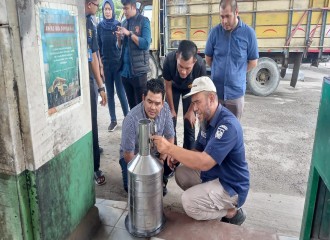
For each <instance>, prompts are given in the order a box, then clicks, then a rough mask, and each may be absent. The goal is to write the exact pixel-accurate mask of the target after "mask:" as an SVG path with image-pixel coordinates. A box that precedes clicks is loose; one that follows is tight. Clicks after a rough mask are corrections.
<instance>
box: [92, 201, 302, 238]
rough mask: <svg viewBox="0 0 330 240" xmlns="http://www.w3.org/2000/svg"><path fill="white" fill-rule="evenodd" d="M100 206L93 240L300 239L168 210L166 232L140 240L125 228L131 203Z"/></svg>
mask: <svg viewBox="0 0 330 240" xmlns="http://www.w3.org/2000/svg"><path fill="white" fill-rule="evenodd" d="M96 207H98V209H99V215H100V219H101V222H102V226H101V227H100V229H99V231H98V232H97V233H96V235H95V237H94V238H92V239H93V240H133V239H141V240H147V239H150V240H161V239H164V240H170V239H175V240H187V239H205V240H206V239H207V240H211V239H217V240H228V239H230V240H236V239H237V240H239V239H245V240H250V239H251V240H256V239H263V240H264V239H267V240H296V239H298V238H292V237H287V236H282V235H278V234H276V233H274V232H265V231H259V230H256V229H254V228H251V227H244V226H243V227H242V226H235V225H231V224H227V223H222V222H219V221H216V220H213V221H196V220H193V219H192V218H189V217H188V216H187V215H185V214H182V213H178V212H173V211H165V212H164V214H165V218H166V222H165V225H164V229H163V230H162V231H161V232H160V233H159V234H157V235H156V236H154V237H150V238H136V237H134V236H132V235H131V234H130V233H129V232H128V231H127V230H126V228H125V222H124V221H125V218H126V216H127V203H126V202H121V201H111V200H104V199H97V200H96Z"/></svg>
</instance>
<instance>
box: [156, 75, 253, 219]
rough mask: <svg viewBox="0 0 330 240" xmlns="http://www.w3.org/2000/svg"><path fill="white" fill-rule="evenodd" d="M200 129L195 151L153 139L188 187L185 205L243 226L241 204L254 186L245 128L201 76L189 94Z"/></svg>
mask: <svg viewBox="0 0 330 240" xmlns="http://www.w3.org/2000/svg"><path fill="white" fill-rule="evenodd" d="M189 96H191V102H192V104H193V108H194V111H195V113H196V114H197V117H198V120H199V123H200V131H199V134H198V137H197V141H196V146H195V151H191V150H186V149H183V148H181V147H178V146H176V145H174V144H172V143H169V142H168V141H167V140H166V139H164V138H163V137H161V136H153V137H152V139H153V141H154V143H155V145H156V147H157V150H158V152H160V153H161V154H167V155H170V156H171V157H172V158H171V159H175V160H169V161H168V164H169V166H170V167H173V164H175V163H176V161H178V162H180V163H181V165H180V166H179V167H178V168H177V169H176V173H175V180H176V182H177V184H178V185H179V186H180V187H181V188H182V189H183V190H184V193H183V194H182V205H183V208H184V210H185V212H186V213H187V215H188V216H190V217H192V218H194V219H196V220H211V219H219V220H220V219H221V220H222V221H224V222H229V223H232V224H236V225H241V224H242V223H243V222H244V220H245V218H246V213H245V211H243V209H242V208H241V207H242V205H243V204H244V202H245V200H246V197H247V194H248V191H249V187H250V181H249V169H248V165H247V162H246V160H245V149H244V141H243V130H242V127H241V125H240V123H239V121H238V119H237V118H236V117H235V116H234V115H233V114H232V113H231V112H230V111H229V110H228V109H227V108H225V107H223V106H222V105H221V104H220V103H219V101H218V97H217V93H216V88H215V86H214V83H213V82H212V80H211V79H210V78H209V77H199V78H196V79H195V80H194V81H193V83H192V88H191V91H190V93H189V94H186V95H185V96H184V97H189Z"/></svg>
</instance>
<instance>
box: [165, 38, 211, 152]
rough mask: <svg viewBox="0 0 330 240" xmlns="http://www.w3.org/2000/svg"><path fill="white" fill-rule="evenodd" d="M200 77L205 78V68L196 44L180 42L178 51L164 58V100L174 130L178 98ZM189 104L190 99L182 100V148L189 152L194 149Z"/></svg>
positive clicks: (192, 119) (192, 125) (185, 41)
mask: <svg viewBox="0 0 330 240" xmlns="http://www.w3.org/2000/svg"><path fill="white" fill-rule="evenodd" d="M201 76H206V67H205V64H204V62H203V59H202V58H201V57H200V56H199V55H198V54H197V46H196V44H195V43H193V42H192V41H188V40H183V41H181V42H180V44H179V47H178V50H177V51H173V52H170V53H169V54H168V55H167V56H166V58H165V61H164V66H163V77H164V79H165V87H166V100H167V102H168V104H169V106H170V109H171V114H172V117H173V123H174V129H176V123H177V113H178V108H179V102H180V97H181V96H184V95H185V94H187V93H189V92H190V88H191V84H192V82H193V80H194V79H195V78H198V77H201ZM190 103H191V99H190V97H189V98H186V99H182V108H183V115H184V117H183V118H184V120H183V121H184V135H183V148H185V149H189V150H191V149H193V148H194V143H195V119H196V118H195V113H194V112H193V110H192V108H191V107H190ZM175 143H176V138H175Z"/></svg>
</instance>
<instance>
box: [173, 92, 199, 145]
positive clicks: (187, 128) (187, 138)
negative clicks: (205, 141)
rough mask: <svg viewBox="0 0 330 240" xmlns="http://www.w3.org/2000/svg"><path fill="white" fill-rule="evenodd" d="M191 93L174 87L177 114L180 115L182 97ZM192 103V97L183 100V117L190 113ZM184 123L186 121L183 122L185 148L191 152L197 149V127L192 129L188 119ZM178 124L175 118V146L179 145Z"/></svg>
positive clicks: (174, 102)
mask: <svg viewBox="0 0 330 240" xmlns="http://www.w3.org/2000/svg"><path fill="white" fill-rule="evenodd" d="M189 92H190V89H188V90H181V89H177V88H175V87H172V95H173V104H174V110H175V112H176V113H177V115H178V109H179V102H180V96H184V95H186V94H187V93H189ZM190 103H191V97H188V98H186V99H182V108H183V116H184V115H185V114H186V112H187V111H188V109H189V106H190ZM183 121H184V122H183V127H184V132H183V148H185V149H188V150H191V149H194V147H195V126H194V127H191V124H190V122H189V121H188V120H187V119H184V120H183ZM176 123H177V118H173V124H174V130H175V142H174V143H175V145H176V144H177V139H176V136H177V134H176Z"/></svg>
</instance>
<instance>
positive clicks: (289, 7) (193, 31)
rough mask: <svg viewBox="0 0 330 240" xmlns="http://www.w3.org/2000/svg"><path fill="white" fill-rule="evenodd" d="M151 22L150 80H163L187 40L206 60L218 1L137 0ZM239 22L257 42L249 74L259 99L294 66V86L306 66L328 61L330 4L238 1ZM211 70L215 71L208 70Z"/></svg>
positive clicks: (328, 0) (305, 0)
mask: <svg viewBox="0 0 330 240" xmlns="http://www.w3.org/2000/svg"><path fill="white" fill-rule="evenodd" d="M137 2H138V3H139V4H138V7H139V11H140V12H141V14H143V15H145V16H147V17H148V18H149V19H150V22H151V36H152V42H151V46H150V63H149V65H150V69H151V71H150V73H149V75H148V77H149V78H155V77H158V76H161V74H162V66H163V62H164V59H165V57H166V55H167V54H168V53H169V52H170V51H174V50H176V49H177V47H178V45H179V42H180V41H181V40H184V39H188V40H191V41H193V42H195V43H196V45H197V47H198V49H199V54H200V55H201V56H202V57H204V56H205V54H204V49H205V45H206V40H207V37H208V34H209V32H210V30H211V28H212V27H214V26H216V25H217V24H220V16H219V2H220V0H138V1H137ZM237 3H238V11H239V17H240V19H241V20H242V21H244V22H245V23H246V24H247V25H249V26H251V27H252V28H253V29H254V30H255V32H256V36H257V39H258V47H259V55H260V58H259V60H258V65H257V67H255V68H254V69H253V70H251V71H250V72H248V73H247V86H248V88H249V89H250V90H251V92H252V93H253V94H255V95H257V96H268V95H270V94H271V93H273V92H274V91H275V90H276V88H277V86H278V84H279V82H280V77H282V78H283V77H284V76H285V75H286V71H287V69H288V67H289V65H290V66H293V70H292V77H291V81H290V85H291V86H292V87H295V86H296V83H297V79H298V73H299V68H300V66H301V63H302V62H309V63H311V65H312V66H316V67H317V66H318V64H319V63H320V62H324V61H328V60H329V59H330V13H329V9H330V0H238V1H237ZM210 70H211V71H212V69H210Z"/></svg>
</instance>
